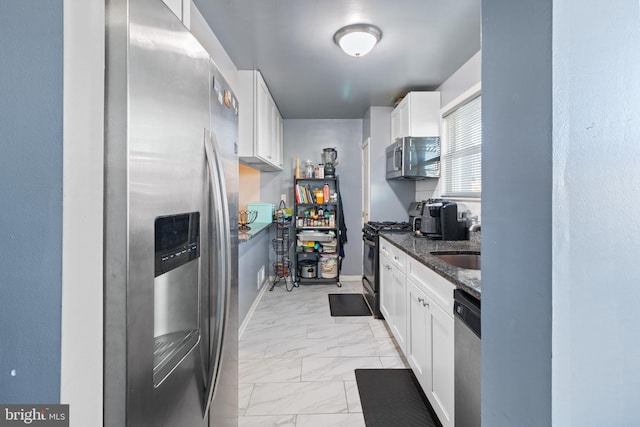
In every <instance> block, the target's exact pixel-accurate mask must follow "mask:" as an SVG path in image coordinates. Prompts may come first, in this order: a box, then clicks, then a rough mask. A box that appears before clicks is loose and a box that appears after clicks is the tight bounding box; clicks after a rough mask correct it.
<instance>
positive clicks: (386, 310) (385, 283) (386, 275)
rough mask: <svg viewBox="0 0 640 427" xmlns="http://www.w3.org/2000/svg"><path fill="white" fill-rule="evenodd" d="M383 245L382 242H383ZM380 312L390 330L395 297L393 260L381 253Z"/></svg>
mask: <svg viewBox="0 0 640 427" xmlns="http://www.w3.org/2000/svg"><path fill="white" fill-rule="evenodd" d="M381 243H382V241H381ZM380 248H382V245H381V246H380ZM378 274H379V275H380V311H381V312H382V315H383V316H384V318H385V320H386V321H387V324H388V325H389V327H390V328H392V325H393V313H394V311H393V310H394V306H395V304H394V296H395V293H394V291H393V274H392V267H391V260H389V257H388V256H387V255H386V254H385V253H384V252H382V251H380V271H379V272H378Z"/></svg>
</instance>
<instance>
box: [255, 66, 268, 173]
mask: <svg viewBox="0 0 640 427" xmlns="http://www.w3.org/2000/svg"><path fill="white" fill-rule="evenodd" d="M271 114H272V103H271V95H270V94H269V89H268V88H267V85H266V84H265V82H264V80H263V79H262V78H260V77H259V76H258V77H257V81H256V122H257V123H256V134H255V142H254V144H255V151H256V154H257V155H258V156H259V157H261V158H263V159H265V160H267V161H269V160H270V159H271V121H272V119H271Z"/></svg>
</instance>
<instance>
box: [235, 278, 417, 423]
mask: <svg viewBox="0 0 640 427" xmlns="http://www.w3.org/2000/svg"><path fill="white" fill-rule="evenodd" d="M361 291H362V284H361V283H360V281H357V282H356V281H354V282H349V281H344V282H342V287H341V288H338V287H337V286H335V285H301V286H300V287H299V288H295V289H294V290H293V291H292V292H286V291H285V290H284V288H283V287H282V286H276V288H275V289H274V290H273V291H271V292H269V291H267V292H266V293H265V294H264V296H263V298H262V300H261V301H260V303H259V305H258V308H257V309H256V311H255V312H254V314H253V316H252V318H251V320H250V322H249V325H248V326H247V328H246V330H245V331H244V333H243V334H242V336H241V337H240V343H239V358H240V361H239V362H240V363H239V399H238V406H239V408H238V410H239V425H240V427H250V426H260V427H270V426H274V427H275V426H277V427H285V426H286V427H330V426H336V427H342V426H344V427H364V425H365V423H364V418H363V416H362V407H361V405H360V395H359V394H358V386H357V384H356V380H355V374H354V370H355V369H359V368H406V367H408V364H407V362H406V360H405V359H404V358H403V357H401V352H400V350H399V349H398V348H397V345H396V342H395V341H394V340H393V338H391V333H390V332H389V331H388V329H387V327H386V323H385V322H384V321H382V320H376V319H374V318H373V317H331V313H330V311H329V298H328V295H329V294H330V293H360V292H361Z"/></svg>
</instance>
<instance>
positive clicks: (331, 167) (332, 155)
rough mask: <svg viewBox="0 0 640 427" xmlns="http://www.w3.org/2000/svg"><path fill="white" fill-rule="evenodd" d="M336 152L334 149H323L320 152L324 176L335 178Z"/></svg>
mask: <svg viewBox="0 0 640 427" xmlns="http://www.w3.org/2000/svg"><path fill="white" fill-rule="evenodd" d="M337 158H338V152H337V151H336V149H335V148H325V149H323V150H322V163H324V176H325V177H327V178H333V177H334V176H336V165H337V164H338V162H337V161H336V159H337Z"/></svg>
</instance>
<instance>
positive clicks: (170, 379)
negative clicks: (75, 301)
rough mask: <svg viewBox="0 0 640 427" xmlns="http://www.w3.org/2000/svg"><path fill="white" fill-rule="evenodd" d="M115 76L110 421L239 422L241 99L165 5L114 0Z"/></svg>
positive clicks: (110, 20) (107, 332) (107, 382)
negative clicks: (239, 152) (238, 292)
mask: <svg viewBox="0 0 640 427" xmlns="http://www.w3.org/2000/svg"><path fill="white" fill-rule="evenodd" d="M105 78H106V93H105V95H106V109H105V140H106V143H105V147H106V148H105V218H104V223H105V229H104V233H105V248H104V259H105V273H104V291H105V293H104V295H105V307H104V310H105V311H104V312H105V328H104V337H105V338H104V426H106V427H123V426H130V427H144V426H153V427H163V426H166V427H169V426H171V427H173V426H190V427H196V426H237V395H238V387H237V372H238V365H237V359H238V358H237V353H238V351H237V327H238V313H237V291H238V283H237V269H238V257H237V253H238V246H237V241H238V240H237V231H238V230H237V224H238V221H237V203H238V202H237V187H238V163H237V154H236V153H237V148H236V147H237V145H236V141H237V135H238V107H239V106H238V103H237V100H236V98H235V96H234V95H233V92H232V91H231V90H230V88H229V86H228V85H227V83H226V82H225V80H224V79H223V78H222V76H221V74H220V73H219V72H218V70H217V69H216V68H215V66H214V64H213V62H212V61H211V59H210V57H209V55H208V54H207V52H206V51H205V50H204V49H203V48H202V46H200V44H199V43H198V42H197V40H196V39H195V38H194V37H193V36H192V35H191V34H190V33H189V32H188V31H187V30H186V29H185V27H184V26H183V25H182V23H181V22H180V21H179V20H178V19H177V18H176V17H175V16H174V15H173V14H172V13H171V12H170V11H169V9H168V8H167V7H166V6H165V5H164V3H163V2H162V1H160V0H108V1H107V19H106V70H105ZM88 285H89V284H88Z"/></svg>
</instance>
